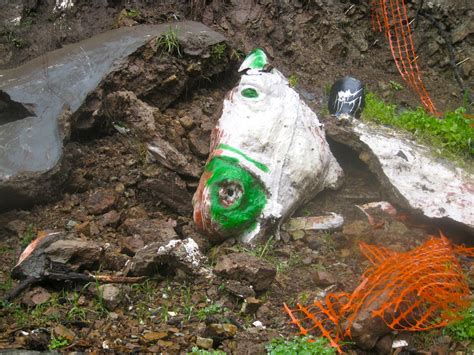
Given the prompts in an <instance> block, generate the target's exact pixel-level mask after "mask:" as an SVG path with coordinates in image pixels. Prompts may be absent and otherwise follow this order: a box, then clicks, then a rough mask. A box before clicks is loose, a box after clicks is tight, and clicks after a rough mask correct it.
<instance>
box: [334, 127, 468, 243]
mask: <svg viewBox="0 0 474 355" xmlns="http://www.w3.org/2000/svg"><path fill="white" fill-rule="evenodd" d="M325 125H326V130H327V133H328V135H329V136H330V137H331V138H332V139H334V140H335V141H337V142H339V143H342V144H344V145H348V146H349V147H350V148H352V149H353V150H355V151H357V152H358V153H359V157H360V158H361V160H363V161H364V162H365V163H366V164H367V165H368V167H369V169H370V170H371V171H373V172H374V173H375V175H376V176H377V177H378V179H379V181H380V182H381V184H382V186H383V187H384V188H385V191H386V192H387V193H388V194H389V195H390V197H391V199H392V200H393V201H394V202H395V203H396V204H397V205H399V206H401V207H403V208H405V209H408V210H410V211H411V212H413V213H415V214H417V215H420V216H424V217H427V218H430V219H433V220H434V221H435V222H440V223H445V222H449V224H451V225H453V226H455V227H457V228H463V229H464V230H465V231H467V233H468V234H469V233H470V234H472V233H474V176H473V175H472V174H471V173H470V172H469V171H468V169H463V168H461V167H459V166H456V165H455V164H454V163H453V162H451V161H448V160H446V159H443V158H441V157H438V156H436V155H435V154H434V153H433V152H432V150H431V149H430V148H429V147H426V146H423V145H422V144H419V143H416V142H414V141H413V139H411V138H410V137H409V136H408V135H407V134H404V133H402V132H398V131H396V130H394V129H390V128H387V127H383V126H377V125H369V124H366V123H362V122H360V121H355V122H354V123H353V124H352V125H338V124H337V123H336V122H335V121H334V120H327V121H326V122H325Z"/></svg>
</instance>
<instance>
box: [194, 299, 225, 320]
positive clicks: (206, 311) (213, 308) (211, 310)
mask: <svg viewBox="0 0 474 355" xmlns="http://www.w3.org/2000/svg"><path fill="white" fill-rule="evenodd" d="M225 311H227V308H225V307H222V306H221V305H219V304H217V303H213V304H210V305H209V306H206V307H204V308H201V309H200V310H198V311H197V313H196V315H197V317H198V318H199V320H200V321H205V320H206V318H207V317H208V316H211V315H213V314H219V313H223V312H225Z"/></svg>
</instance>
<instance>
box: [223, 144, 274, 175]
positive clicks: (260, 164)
mask: <svg viewBox="0 0 474 355" xmlns="http://www.w3.org/2000/svg"><path fill="white" fill-rule="evenodd" d="M217 149H224V150H229V151H231V152H233V153H236V154H239V155H240V156H242V157H243V158H245V159H246V160H247V161H249V162H251V163H252V164H253V165H255V166H256V167H257V168H259V169H260V170H262V171H263V172H265V173H268V172H269V171H270V169H268V166H266V165H265V164H262V163H260V162H258V161H256V160H253V159H252V158H250V157H249V156H248V155H246V154H244V153H242V152H241V151H240V150H238V149H237V148H234V147H231V146H230V145H227V144H223V143H221V144H219V145H218V146H217Z"/></svg>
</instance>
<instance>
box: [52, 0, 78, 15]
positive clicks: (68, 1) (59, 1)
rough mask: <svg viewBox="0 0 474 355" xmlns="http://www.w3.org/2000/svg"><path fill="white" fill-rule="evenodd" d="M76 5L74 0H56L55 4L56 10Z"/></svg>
mask: <svg viewBox="0 0 474 355" xmlns="http://www.w3.org/2000/svg"><path fill="white" fill-rule="evenodd" d="M73 6H74V1H73V0H56V5H54V9H53V11H54V12H57V11H63V10H68V9H70V8H71V7H73Z"/></svg>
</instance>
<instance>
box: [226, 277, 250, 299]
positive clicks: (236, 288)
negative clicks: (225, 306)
mask: <svg viewBox="0 0 474 355" xmlns="http://www.w3.org/2000/svg"><path fill="white" fill-rule="evenodd" d="M225 289H226V290H227V291H228V292H229V293H231V294H233V295H234V296H237V297H239V298H247V297H255V291H254V290H253V288H252V287H251V286H248V285H244V284H242V283H241V282H240V281H237V280H228V281H227V282H226V283H225Z"/></svg>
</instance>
